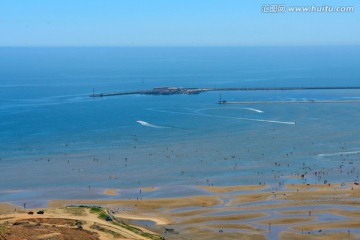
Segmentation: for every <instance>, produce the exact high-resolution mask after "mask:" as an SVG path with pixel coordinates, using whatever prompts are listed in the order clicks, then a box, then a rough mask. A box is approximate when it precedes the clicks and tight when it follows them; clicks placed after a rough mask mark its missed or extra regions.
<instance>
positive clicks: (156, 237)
mask: <svg viewBox="0 0 360 240" xmlns="http://www.w3.org/2000/svg"><path fill="white" fill-rule="evenodd" d="M79 207H80V208H88V209H90V212H91V213H95V214H98V217H99V218H101V219H103V220H105V219H106V218H107V217H108V216H110V215H109V214H108V213H107V212H106V210H105V209H103V208H102V207H99V206H79ZM112 219H113V220H114V221H112V224H114V225H117V226H119V227H122V228H125V229H127V230H129V231H131V232H133V233H136V234H138V235H140V236H143V237H146V238H149V239H152V240H164V238H163V237H161V236H159V235H156V234H152V233H148V232H144V231H142V230H141V229H139V228H137V227H134V226H131V225H129V224H126V223H124V222H119V221H118V220H117V219H116V218H113V217H112ZM92 228H95V229H97V230H99V231H106V232H109V233H111V232H113V231H112V230H109V229H106V228H104V227H101V226H99V225H93V227H92ZM101 229H102V230H101ZM111 234H113V235H114V234H118V233H116V232H113V233H111ZM114 236H115V235H114Z"/></svg>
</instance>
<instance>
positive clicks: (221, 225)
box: [205, 223, 266, 232]
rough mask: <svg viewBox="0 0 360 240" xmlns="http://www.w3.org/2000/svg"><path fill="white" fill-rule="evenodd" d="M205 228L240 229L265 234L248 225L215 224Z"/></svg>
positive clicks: (260, 229) (261, 230) (263, 230)
mask: <svg viewBox="0 0 360 240" xmlns="http://www.w3.org/2000/svg"><path fill="white" fill-rule="evenodd" d="M205 227H208V228H214V229H229V228H232V229H242V230H251V231H256V232H265V231H266V230H265V229H262V228H256V227H253V226H251V225H249V224H244V223H217V224H207V225H205Z"/></svg>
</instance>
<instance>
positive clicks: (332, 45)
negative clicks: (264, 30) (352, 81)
mask: <svg viewBox="0 0 360 240" xmlns="http://www.w3.org/2000/svg"><path fill="white" fill-rule="evenodd" d="M213 47H214V48H216V47H222V48H226V47H228V48H233V47H360V43H359V44H323V45H319V44H299V45H296V44H294V45H270V44H269V45H107V46H106V45H49V46H47V45H24V46H21V45H14V46H1V45H0V48H213Z"/></svg>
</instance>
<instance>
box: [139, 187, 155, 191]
mask: <svg viewBox="0 0 360 240" xmlns="http://www.w3.org/2000/svg"><path fill="white" fill-rule="evenodd" d="M156 189H157V188H156V187H145V188H141V191H143V192H152V191H155V190H156Z"/></svg>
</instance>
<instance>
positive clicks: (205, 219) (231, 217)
mask: <svg viewBox="0 0 360 240" xmlns="http://www.w3.org/2000/svg"><path fill="white" fill-rule="evenodd" d="M267 215H268V214H266V213H261V212H256V213H241V214H232V215H223V216H204V217H195V218H188V219H185V220H183V221H181V222H178V224H195V223H204V222H214V221H224V222H227V221H236V220H248V219H253V218H259V217H265V216H267Z"/></svg>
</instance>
